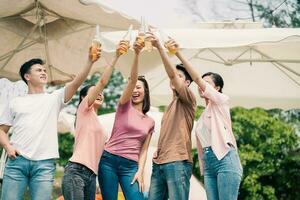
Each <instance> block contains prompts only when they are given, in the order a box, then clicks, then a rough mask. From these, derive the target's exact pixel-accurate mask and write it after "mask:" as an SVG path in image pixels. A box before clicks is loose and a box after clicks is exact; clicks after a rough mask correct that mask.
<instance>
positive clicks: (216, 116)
mask: <svg viewBox="0 0 300 200" xmlns="http://www.w3.org/2000/svg"><path fill="white" fill-rule="evenodd" d="M203 95H204V97H206V98H207V99H209V102H208V104H207V106H206V108H205V110H204V111H203V113H202V115H201V117H200V119H199V120H203V123H204V125H205V126H206V127H207V128H208V129H209V130H210V131H211V134H210V135H211V148H212V150H213V152H214V153H215V155H216V157H217V158H218V160H221V159H222V158H223V157H224V156H225V155H226V154H227V153H228V152H229V149H230V146H229V145H228V143H231V144H232V145H233V146H234V147H235V148H237V145H236V140H235V138H234V135H233V132H232V127H231V117H230V107H229V97H228V96H227V95H225V94H223V93H220V92H218V91H217V90H216V89H214V88H213V87H212V86H211V85H210V84H208V83H206V88H205V91H204V93H203ZM197 131H200V130H197V129H196V133H197ZM198 134H201V133H197V134H196V135H198ZM197 150H198V157H199V163H200V173H201V174H202V175H203V173H204V167H203V166H204V163H203V162H204V161H203V159H202V158H203V152H202V146H201V143H200V140H199V138H198V137H197Z"/></svg>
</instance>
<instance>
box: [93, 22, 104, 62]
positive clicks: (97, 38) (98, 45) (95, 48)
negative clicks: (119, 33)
mask: <svg viewBox="0 0 300 200" xmlns="http://www.w3.org/2000/svg"><path fill="white" fill-rule="evenodd" d="M101 46H102V44H101V36H100V27H99V25H97V26H96V34H95V37H94V39H93V41H92V61H95V60H97V53H98V48H101Z"/></svg>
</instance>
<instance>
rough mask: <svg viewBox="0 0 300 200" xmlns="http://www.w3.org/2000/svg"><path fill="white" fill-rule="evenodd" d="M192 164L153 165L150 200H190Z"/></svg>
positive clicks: (182, 162) (177, 162)
mask: <svg viewBox="0 0 300 200" xmlns="http://www.w3.org/2000/svg"><path fill="white" fill-rule="evenodd" d="M191 176H192V163H189V162H187V161H176V162H171V163H166V164H155V163H153V168H152V176H151V184H150V192H149V200H166V199H168V198H169V199H170V200H188V199H189V191H190V178H191Z"/></svg>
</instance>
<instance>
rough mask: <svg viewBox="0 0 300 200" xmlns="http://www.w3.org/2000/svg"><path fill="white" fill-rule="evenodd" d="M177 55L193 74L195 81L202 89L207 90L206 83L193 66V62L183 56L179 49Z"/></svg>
mask: <svg viewBox="0 0 300 200" xmlns="http://www.w3.org/2000/svg"><path fill="white" fill-rule="evenodd" d="M176 56H177V57H178V59H179V60H180V61H181V62H182V64H183V66H184V68H185V69H186V70H187V71H188V73H189V74H190V75H191V77H192V79H193V81H194V82H195V83H196V84H197V85H198V86H199V87H200V88H201V90H202V91H205V87H206V83H205V81H204V80H203V79H202V77H201V75H200V74H198V72H197V71H196V70H195V69H194V68H193V67H192V66H191V63H190V62H189V61H188V60H187V59H186V58H185V57H183V55H182V53H181V52H180V51H177V53H176Z"/></svg>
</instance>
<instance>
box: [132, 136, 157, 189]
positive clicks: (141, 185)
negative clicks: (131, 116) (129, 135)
mask: <svg viewBox="0 0 300 200" xmlns="http://www.w3.org/2000/svg"><path fill="white" fill-rule="evenodd" d="M151 137H152V134H148V136H147V138H146V140H145V142H144V144H143V146H142V149H141V152H140V155H139V168H138V171H137V172H136V173H135V176H134V178H133V180H132V182H131V184H133V183H134V182H135V181H137V182H138V184H139V189H140V192H144V168H145V163H146V159H147V153H148V148H149V144H150V140H151Z"/></svg>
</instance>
